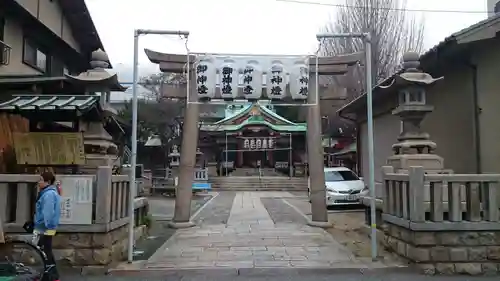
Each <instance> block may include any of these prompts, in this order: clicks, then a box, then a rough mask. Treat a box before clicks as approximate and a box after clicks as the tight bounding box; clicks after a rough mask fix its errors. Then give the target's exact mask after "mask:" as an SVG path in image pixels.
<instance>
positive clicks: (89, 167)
mask: <svg viewBox="0 0 500 281" xmlns="http://www.w3.org/2000/svg"><path fill="white" fill-rule="evenodd" d="M108 61H109V58H108V55H107V54H106V52H104V51H103V50H101V49H99V50H96V51H94V52H92V56H91V61H90V62H89V65H90V69H88V70H87V71H85V72H82V73H80V74H79V75H69V74H66V77H67V78H68V79H69V81H71V82H72V83H73V84H75V85H80V86H82V87H83V88H85V95H89V96H99V106H100V108H101V109H102V115H100V116H99V117H98V118H94V119H93V120H80V121H79V122H80V124H79V127H80V130H81V131H82V132H83V141H84V145H85V147H86V150H87V151H88V152H87V153H86V155H85V157H86V165H84V166H83V167H81V170H82V171H86V172H94V171H95V169H96V168H97V167H99V166H113V165H114V164H116V163H119V162H120V161H119V160H120V159H119V156H118V154H119V153H118V147H117V145H116V144H115V143H114V141H113V137H112V136H111V135H110V134H109V133H108V132H107V131H106V129H105V125H106V124H108V123H109V122H113V121H112V118H113V117H114V116H116V114H117V112H116V110H115V109H113V108H112V107H111V106H110V104H109V102H110V94H111V91H121V92H123V91H125V90H126V88H125V87H122V86H121V85H120V83H119V82H118V77H117V74H116V73H115V74H113V73H110V72H109V71H108V70H110V69H109V68H110V64H109V62H108Z"/></svg>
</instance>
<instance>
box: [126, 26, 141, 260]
mask: <svg viewBox="0 0 500 281" xmlns="http://www.w3.org/2000/svg"><path fill="white" fill-rule="evenodd" d="M138 59H139V33H138V32H137V30H134V62H133V63H134V68H133V75H134V78H133V86H132V138H131V143H132V152H131V155H130V166H131V170H130V180H129V186H130V192H129V204H128V206H129V214H128V216H129V222H128V262H129V263H131V262H132V261H133V260H134V224H135V219H134V199H135V191H136V187H135V169H136V166H137V80H138V76H139V73H138Z"/></svg>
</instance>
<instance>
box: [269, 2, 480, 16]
mask: <svg viewBox="0 0 500 281" xmlns="http://www.w3.org/2000/svg"><path fill="white" fill-rule="evenodd" d="M275 1H276V2H286V3H294V4H305V5H316V6H329V7H337V8H352V9H371V10H388V11H402V12H421V13H455V14H486V13H488V11H477V10H476V11H471V10H424V9H406V8H392V7H370V6H355V5H346V4H329V3H322V2H309V1H300V0H275Z"/></svg>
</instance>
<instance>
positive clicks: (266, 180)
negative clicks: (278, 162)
mask: <svg viewBox="0 0 500 281" xmlns="http://www.w3.org/2000/svg"><path fill="white" fill-rule="evenodd" d="M209 182H211V183H212V189H214V190H238V191H255V190H259V191H262V190H270V191H271V190H272V191H277V190H284V191H306V190H307V178H296V177H292V178H289V177H283V176H279V177H277V176H264V177H258V176H229V177H210V179H209Z"/></svg>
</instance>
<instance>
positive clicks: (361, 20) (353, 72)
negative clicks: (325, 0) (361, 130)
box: [320, 0, 424, 137]
mask: <svg viewBox="0 0 500 281" xmlns="http://www.w3.org/2000/svg"><path fill="white" fill-rule="evenodd" d="M344 1H345V2H344V3H343V4H344V5H343V6H342V7H338V8H336V12H335V13H334V16H333V17H332V18H331V19H330V20H329V21H328V22H327V23H326V24H325V26H324V27H323V30H322V31H323V32H328V33H337V34H339V33H370V35H371V42H372V81H373V83H374V84H376V83H378V82H380V81H381V80H383V79H385V78H387V77H389V76H390V75H392V74H394V73H395V72H396V71H397V70H398V68H399V65H400V62H401V59H402V56H403V54H404V53H405V52H407V51H414V52H419V53H420V52H421V51H422V49H423V38H424V24H423V21H422V19H420V20H419V19H417V18H416V17H415V16H414V15H413V14H410V13H409V12H407V11H406V10H405V9H406V4H407V2H406V0H344ZM364 51H365V46H364V43H363V42H362V40H360V39H354V38H337V39H325V40H324V41H323V42H322V45H321V49H320V53H321V54H322V55H325V56H334V55H340V54H349V53H355V52H364ZM364 77H365V71H364V66H362V65H356V66H353V67H350V70H349V72H348V73H347V74H346V75H344V76H341V77H338V76H336V77H332V78H331V79H325V82H326V83H332V84H334V85H335V86H336V87H345V88H347V96H346V98H345V101H344V102H342V103H338V104H336V105H335V106H334V107H335V108H331V109H329V110H326V112H323V115H324V116H325V117H324V118H325V119H326V120H328V122H327V123H328V125H327V127H328V129H327V130H325V131H331V134H332V135H343V136H347V137H348V135H351V136H352V137H354V136H355V134H356V131H355V129H354V128H352V127H353V126H354V125H353V124H352V122H349V121H347V120H338V117H337V116H336V115H335V112H336V110H337V109H338V107H339V106H340V105H342V104H345V103H346V102H349V101H351V100H353V99H354V98H356V97H358V96H359V95H360V94H362V93H363V92H364V91H365V89H366V85H364V84H365V83H364V82H365V79H364ZM370 86H373V85H370Z"/></svg>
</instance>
